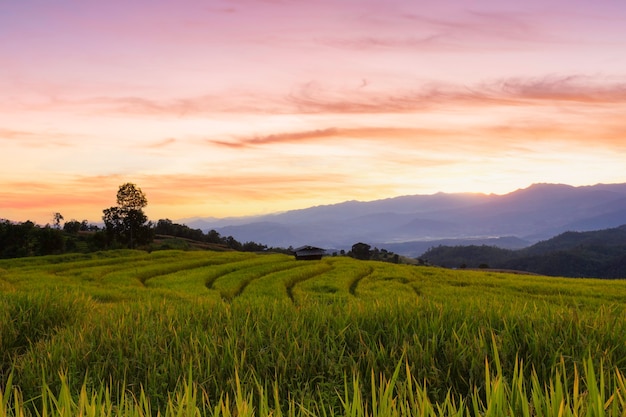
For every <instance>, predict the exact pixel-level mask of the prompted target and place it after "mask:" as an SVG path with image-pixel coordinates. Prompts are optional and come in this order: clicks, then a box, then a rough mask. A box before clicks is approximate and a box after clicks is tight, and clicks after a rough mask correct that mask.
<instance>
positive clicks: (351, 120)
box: [0, 0, 626, 224]
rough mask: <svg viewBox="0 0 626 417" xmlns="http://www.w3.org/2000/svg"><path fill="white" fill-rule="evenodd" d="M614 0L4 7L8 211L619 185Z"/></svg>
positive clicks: (619, 64) (161, 213)
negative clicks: (128, 186) (134, 188)
mask: <svg viewBox="0 0 626 417" xmlns="http://www.w3.org/2000/svg"><path fill="white" fill-rule="evenodd" d="M625 4H626V3H624V2H622V1H621V0H619V1H618V0H602V1H597V0H596V1H582V0H568V1H564V0H559V1H545V0H542V1H537V0H526V1H525V2H519V1H510V0H504V1H502V0H501V1H495V0H491V1H487V0H478V1H460V0H459V1H448V0H444V1H437V2H435V1H432V2H427V1H418V0H412V1H409V0H359V1H356V0H341V1H338V0H334V1H330V0H311V1H308V2H301V1H290V0H230V1H227V0H223V1H214V0H204V1H200V0H182V1H176V2H173V1H163V0H150V1H148V0H143V1H133V2H126V1H118V0H109V1H106V2H104V1H98V2H95V1H94V2H91V1H78V0H72V1H70V0H56V1H48V0H28V1H18V0H4V1H2V0H0V149H1V150H0V187H1V188H0V218H7V219H11V220H16V221H24V220H27V219H30V220H33V221H36V222H38V223H40V224H45V223H49V222H51V221H52V214H53V213H54V212H60V213H61V214H63V216H64V217H65V219H66V220H69V219H72V218H74V219H77V220H82V219H88V220H89V221H100V219H101V216H102V209H104V208H107V207H109V206H112V205H114V204H115V194H116V192H117V188H118V186H119V185H120V184H122V183H124V182H134V183H136V184H137V185H138V186H139V187H141V188H142V189H143V191H144V192H145V193H146V195H147V197H148V202H149V205H148V207H147V208H146V212H147V214H148V215H149V216H150V218H151V219H153V220H157V219H159V218H166V217H167V218H170V219H174V220H177V219H182V218H187V217H192V216H214V217H226V216H238V215H251V214H261V213H268V212H274V211H283V210H288V209H294V208H304V207H309V206H313V205H319V204H330V203H336V202H341V201H345V200H351V199H357V200H374V199H378V198H386V197H393V196H397V195H405V194H430V193H435V192H438V191H444V192H460V191H467V192H486V193H492V192H493V193H498V194H501V193H506V192H510V191H513V190H515V189H517V188H522V187H526V186H528V185H530V184H532V183H535V182H558V183H566V184H571V185H588V184H595V183H599V182H603V183H615V182H626V163H625V162H626V53H624V51H626V25H624V22H626V6H625Z"/></svg>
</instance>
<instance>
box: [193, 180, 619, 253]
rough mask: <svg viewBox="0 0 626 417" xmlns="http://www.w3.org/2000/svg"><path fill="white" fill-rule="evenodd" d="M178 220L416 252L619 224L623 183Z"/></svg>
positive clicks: (243, 232) (294, 239)
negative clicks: (450, 244) (437, 245)
mask: <svg viewBox="0 0 626 417" xmlns="http://www.w3.org/2000/svg"><path fill="white" fill-rule="evenodd" d="M185 223H186V224H188V225H189V226H190V227H195V228H200V229H203V230H205V231H206V230H209V229H215V230H217V231H218V232H219V233H221V234H222V235H232V236H233V237H235V238H236V239H238V240H240V241H255V242H262V243H264V244H267V245H270V246H283V247H288V246H294V247H295V246H299V245H303V244H312V245H318V246H322V247H327V248H349V247H350V246H351V245H352V244H354V243H356V242H359V241H362V242H366V243H372V244H379V245H381V246H382V245H386V246H385V247H387V246H391V245H390V244H399V243H402V244H403V246H402V250H399V249H395V250H394V251H396V252H397V253H400V254H402V255H409V256H416V255H415V253H416V252H417V250H415V249H411V245H410V244H409V242H416V244H415V245H414V246H416V247H417V246H420V247H423V244H424V242H431V243H436V241H441V240H446V241H450V240H453V241H454V240H457V239H461V240H464V241H466V240H468V239H498V238H503V237H508V238H517V239H519V240H520V241H526V242H528V244H532V243H534V242H537V241H539V240H543V239H548V238H550V237H553V236H555V235H557V234H559V233H562V232H565V231H568V230H573V231H587V230H598V229H604V228H609V227H616V226H619V225H621V224H626V184H597V185H593V186H584V187H573V186H569V185H563V184H534V185H532V186H530V187H528V188H525V189H520V190H517V191H514V192H511V193H509V194H504V195H495V194H489V195H486V194H471V193H455V194H446V193H437V194H432V195H413V196H401V197H395V198H388V199H383V200H376V201H370V202H359V201H346V202H343V203H338V204H333V205H324V206H316V207H310V208H306V209H300V210H292V211H288V212H285V213H276V214H269V215H263V216H255V217H245V218H230V219H210V218H209V219H193V220H192V219H187V220H185ZM520 241H517V242H516V243H515V244H514V246H515V245H517V244H519V242H520ZM390 248H391V247H390ZM513 248H516V247H513Z"/></svg>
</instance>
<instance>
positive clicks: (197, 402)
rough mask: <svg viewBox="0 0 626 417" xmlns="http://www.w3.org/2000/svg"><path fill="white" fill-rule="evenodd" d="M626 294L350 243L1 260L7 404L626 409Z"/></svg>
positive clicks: (0, 372)
mask: <svg viewBox="0 0 626 417" xmlns="http://www.w3.org/2000/svg"><path fill="white" fill-rule="evenodd" d="M625 307H626V283H625V282H622V281H602V280H573V279H558V278H546V277H538V276H522V275H512V274H503V273H495V272H488V271H482V272H479V271H453V270H445V269H439V268H431V267H416V266H409V265H393V264H388V263H381V262H364V261H357V260H354V259H351V258H345V257H329V258H324V259H323V260H321V261H296V260H294V259H293V257H290V256H286V255H280V254H262V255H258V254H251V253H241V252H200V251H198V252H183V251H160V252H153V253H146V252H140V251H126V250H125V251H110V252H100V253H95V254H82V255H79V254H76V255H63V256H52V257H41V258H24V259H15V260H6V261H0V348H1V349H0V352H1V356H0V360H1V361H0V394H2V395H1V396H0V417H4V416H7V415H21V414H20V413H26V414H28V413H32V414H33V415H43V414H42V413H44V414H45V413H47V414H46V415H79V414H80V415H124V416H126V415H148V414H150V415H156V414H157V413H161V414H162V415H212V416H213V415H215V416H217V415H224V416H226V415H238V416H242V415H259V416H269V415H283V414H286V415H293V416H305V415H306V416H309V415H342V416H343V415H351V416H361V415H363V416H365V415H372V416H373V415H379V416H387V415H389V416H396V415H398V416H399V415H498V416H499V415H510V416H513V415H516V416H517V415H524V416H530V415H546V416H548V415H550V416H551V415H554V416H557V415H598V416H599V415H625V414H624V413H626V396H625V392H626V386H625V384H624V379H623V373H624V372H625V371H626V336H625V334H626V323H625V320H624V312H625ZM81 410H82V411H81ZM63 413H65V414H63ZM81 413H82V414H81ZM168 413H169V414H168ZM568 413H569V414H568Z"/></svg>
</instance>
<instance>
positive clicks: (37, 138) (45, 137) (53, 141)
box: [0, 128, 76, 148]
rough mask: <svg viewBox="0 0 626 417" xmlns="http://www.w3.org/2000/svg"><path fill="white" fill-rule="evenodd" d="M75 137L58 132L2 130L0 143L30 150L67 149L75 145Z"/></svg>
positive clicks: (0, 129) (0, 130)
mask: <svg viewBox="0 0 626 417" xmlns="http://www.w3.org/2000/svg"><path fill="white" fill-rule="evenodd" d="M72 140H76V136H75V135H70V134H65V133H57V132H35V131H26V130H13V129H3V128H0V142H2V141H4V142H7V141H8V142H11V143H16V144H19V145H21V146H26V147H30V148H42V147H46V148H67V147H72V146H74V144H73V143H72Z"/></svg>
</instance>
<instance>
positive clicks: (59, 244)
mask: <svg viewBox="0 0 626 417" xmlns="http://www.w3.org/2000/svg"><path fill="white" fill-rule="evenodd" d="M116 197H117V198H116V202H117V205H115V206H112V207H109V208H106V209H104V210H103V211H102V213H103V215H102V220H103V222H104V227H101V226H98V225H95V224H90V223H89V222H88V221H87V220H83V221H78V220H75V219H72V220H69V221H67V222H65V223H64V224H63V226H61V223H62V221H63V220H64V217H63V215H62V214H61V213H58V212H57V213H54V214H53V215H52V224H46V225H45V226H39V225H37V224H35V223H34V222H32V221H30V220H28V221H25V222H21V223H20V222H12V221H10V220H8V219H0V258H18V257H26V256H41V255H58V254H63V253H72V252H84V253H86V252H94V251H98V250H108V249H120V248H131V249H134V248H140V249H147V250H153V249H159V246H158V244H155V236H159V235H167V236H173V237H179V238H184V239H190V240H194V241H198V242H206V243H212V244H217V245H222V246H223V247H224V248H225V249H232V250H238V251H250V252H258V251H265V250H272V251H275V252H276V251H278V252H281V251H282V252H288V250H286V249H282V248H268V247H267V246H266V245H262V244H260V243H256V242H245V243H241V242H239V241H237V240H236V239H235V238H234V237H232V236H227V237H224V236H221V235H220V234H219V233H218V232H217V231H215V230H210V231H209V232H208V233H206V234H205V233H204V232H202V230H200V229H191V228H189V227H188V226H186V225H182V224H177V223H174V222H172V221H171V220H169V219H161V220H159V221H158V222H156V223H153V222H152V221H150V220H149V219H148V217H147V216H146V214H145V213H144V211H143V209H144V207H146V206H147V204H148V200H147V198H146V195H145V194H144V192H143V191H142V190H141V188H139V187H137V186H136V185H135V184H133V183H125V184H122V185H120V187H119V189H118V192H117V196H116Z"/></svg>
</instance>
